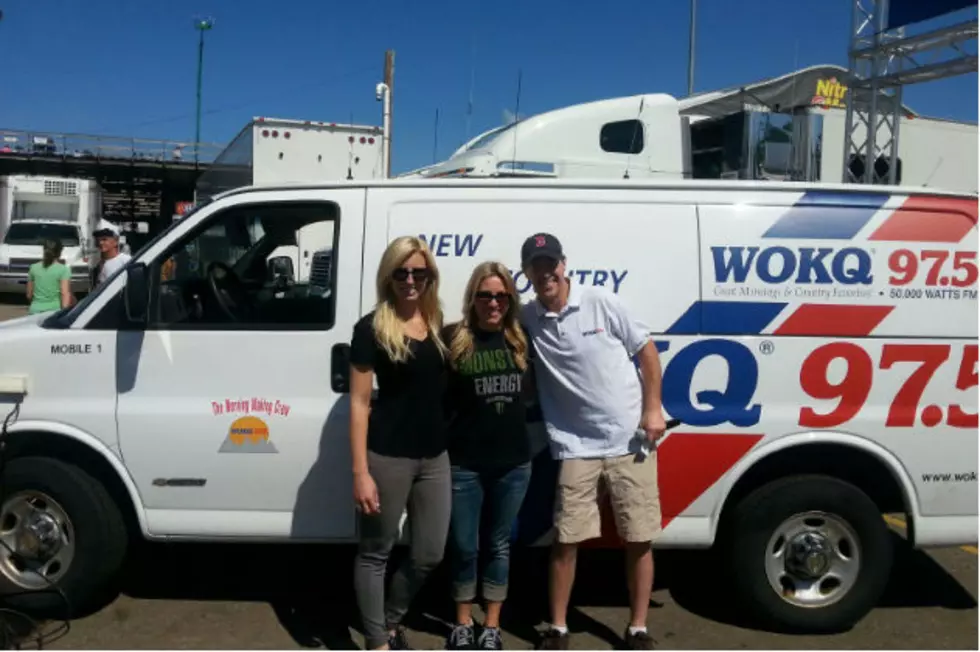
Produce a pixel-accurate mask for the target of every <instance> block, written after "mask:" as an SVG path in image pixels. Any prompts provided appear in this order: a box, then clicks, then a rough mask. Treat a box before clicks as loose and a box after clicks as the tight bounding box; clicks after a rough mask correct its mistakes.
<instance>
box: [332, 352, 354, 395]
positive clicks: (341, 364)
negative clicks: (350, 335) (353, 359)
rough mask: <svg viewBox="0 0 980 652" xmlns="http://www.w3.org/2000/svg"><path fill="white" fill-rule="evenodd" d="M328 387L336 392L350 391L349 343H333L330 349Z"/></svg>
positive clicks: (344, 392) (345, 392)
mask: <svg viewBox="0 0 980 652" xmlns="http://www.w3.org/2000/svg"><path fill="white" fill-rule="evenodd" d="M330 389H332V390H333V391H335V392H337V393H338V394H347V393H349V392H350V345H349V344H334V345H333V348H332V349H331V351H330Z"/></svg>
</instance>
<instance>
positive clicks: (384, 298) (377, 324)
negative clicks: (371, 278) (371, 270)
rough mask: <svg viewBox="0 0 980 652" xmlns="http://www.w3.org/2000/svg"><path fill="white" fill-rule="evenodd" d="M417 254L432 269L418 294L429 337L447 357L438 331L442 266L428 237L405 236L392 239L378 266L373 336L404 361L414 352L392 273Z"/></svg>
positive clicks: (440, 324)
mask: <svg viewBox="0 0 980 652" xmlns="http://www.w3.org/2000/svg"><path fill="white" fill-rule="evenodd" d="M415 254H422V257H423V258H425V264H426V267H428V270H429V277H428V279H426V282H425V287H424V288H423V289H422V291H421V292H420V293H419V310H420V311H421V312H422V318H423V319H424V320H425V324H426V328H427V329H428V331H429V337H431V338H432V339H433V340H434V341H435V344H436V347H437V348H438V349H439V353H440V355H442V356H443V357H445V356H446V346H445V344H443V342H442V338H441V337H440V334H439V331H440V330H441V329H442V305H441V304H440V302H439V268H438V266H437V265H436V259H435V256H433V255H432V252H431V251H429V247H428V245H426V244H425V240H422V239H421V238H416V237H413V236H402V237H400V238H395V239H394V240H392V241H391V243H390V244H389V245H388V248H387V249H385V252H384V254H383V255H382V256H381V264H380V265H378V276H377V280H376V290H377V293H378V301H377V304H376V305H375V313H374V324H373V325H374V336H375V338H377V340H378V345H379V346H381V348H382V349H384V352H385V353H387V354H388V357H389V358H390V359H391V360H392V361H393V362H404V361H405V360H407V359H408V357H409V356H410V355H411V351H410V350H409V348H408V341H407V340H406V337H405V330H404V328H403V326H402V322H401V320H400V319H399V318H398V315H397V313H396V312H395V303H396V301H397V297H396V295H395V289H394V281H393V279H392V275H393V274H394V272H395V270H396V269H398V268H399V267H401V266H402V265H403V264H404V263H405V261H406V260H408V259H409V258H410V257H411V256H413V255H415Z"/></svg>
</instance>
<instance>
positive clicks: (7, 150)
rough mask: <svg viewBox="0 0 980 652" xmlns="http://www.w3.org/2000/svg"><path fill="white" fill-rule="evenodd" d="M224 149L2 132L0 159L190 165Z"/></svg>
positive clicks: (172, 142)
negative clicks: (14, 157)
mask: <svg viewBox="0 0 980 652" xmlns="http://www.w3.org/2000/svg"><path fill="white" fill-rule="evenodd" d="M222 149H223V146H222V145H219V144H217V143H190V142H183V141H176V140H152V139H147V138H123V137H119V136H93V135H88V134H54V133H50V132H36V131H23V130H16V129H0V156H5V155H6V156H29V157H39V158H64V159H79V160H106V161H134V162H145V163H161V164H164V163H173V164H178V163H183V164H187V163H194V162H195V154H197V159H196V160H197V161H198V162H199V163H205V164H207V163H211V162H213V161H214V159H215V157H217V155H218V154H219V153H220V152H221V150H222Z"/></svg>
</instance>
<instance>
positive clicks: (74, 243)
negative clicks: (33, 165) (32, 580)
mask: <svg viewBox="0 0 980 652" xmlns="http://www.w3.org/2000/svg"><path fill="white" fill-rule="evenodd" d="M101 215H102V189H101V187H100V186H99V184H98V183H97V182H96V181H94V180H92V179H76V178H67V177H54V176H31V175H8V176H3V177H0V293H16V294H23V293H24V290H25V288H26V286H27V272H28V269H29V268H30V266H31V265H32V264H33V263H35V262H37V261H39V260H41V258H42V256H43V246H44V242H45V241H46V240H57V241H59V242H60V243H61V245H62V252H61V257H62V260H63V262H64V263H65V264H66V265H68V267H69V268H70V269H71V287H72V291H73V292H77V293H83V292H88V291H89V289H90V285H91V270H92V268H93V267H94V264H95V262H96V261H95V259H96V258H97V252H96V249H95V242H94V239H93V237H92V232H93V231H94V229H95V224H96V223H98V221H99V219H100V218H101Z"/></svg>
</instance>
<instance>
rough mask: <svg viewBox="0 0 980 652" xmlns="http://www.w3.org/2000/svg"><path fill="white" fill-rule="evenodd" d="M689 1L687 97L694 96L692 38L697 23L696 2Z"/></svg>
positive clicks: (693, 0) (694, 0)
mask: <svg viewBox="0 0 980 652" xmlns="http://www.w3.org/2000/svg"><path fill="white" fill-rule="evenodd" d="M690 1H691V25H690V30H691V32H690V36H689V37H688V43H687V94H688V96H690V95H694V37H695V33H696V32H697V29H696V28H695V24H696V23H697V13H698V0H690Z"/></svg>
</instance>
